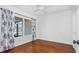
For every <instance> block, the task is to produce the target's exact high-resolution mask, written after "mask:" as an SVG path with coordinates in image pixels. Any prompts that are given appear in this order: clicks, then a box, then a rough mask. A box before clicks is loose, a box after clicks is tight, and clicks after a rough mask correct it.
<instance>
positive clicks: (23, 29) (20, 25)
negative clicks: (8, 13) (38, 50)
mask: <svg viewBox="0 0 79 59" xmlns="http://www.w3.org/2000/svg"><path fill="white" fill-rule="evenodd" d="M14 33H15V34H14V37H20V36H24V35H32V23H31V20H29V19H26V18H22V17H17V16H15V32H14Z"/></svg>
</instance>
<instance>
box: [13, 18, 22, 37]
mask: <svg viewBox="0 0 79 59" xmlns="http://www.w3.org/2000/svg"><path fill="white" fill-rule="evenodd" d="M15 27H16V28H15V35H14V36H15V37H19V36H22V35H23V20H22V18H19V17H15Z"/></svg>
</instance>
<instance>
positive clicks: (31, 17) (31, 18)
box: [0, 8, 34, 19]
mask: <svg viewBox="0 0 79 59" xmlns="http://www.w3.org/2000/svg"><path fill="white" fill-rule="evenodd" d="M0 9H1V10H2V8H0ZM14 14H17V15H21V16H23V17H27V18H30V19H34V18H32V17H28V16H25V15H22V14H19V13H16V12H14Z"/></svg>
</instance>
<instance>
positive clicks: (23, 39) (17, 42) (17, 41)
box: [0, 5, 35, 46]
mask: <svg viewBox="0 0 79 59" xmlns="http://www.w3.org/2000/svg"><path fill="white" fill-rule="evenodd" d="M0 8H6V9H9V10H12V11H13V12H15V13H19V14H22V15H25V16H28V17H33V18H35V16H34V15H33V14H30V13H29V14H28V13H27V12H23V11H22V10H20V9H17V8H15V7H13V6H10V5H0ZM0 21H1V19H0ZM0 27H1V26H0ZM0 33H1V32H0ZM0 40H1V39H0ZM30 41H32V34H31V35H27V36H22V37H18V38H15V46H18V45H21V44H24V43H27V42H30Z"/></svg>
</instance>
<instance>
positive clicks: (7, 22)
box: [0, 8, 15, 51]
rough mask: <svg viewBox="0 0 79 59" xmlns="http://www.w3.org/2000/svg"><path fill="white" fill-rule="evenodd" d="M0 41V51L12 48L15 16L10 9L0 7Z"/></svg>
mask: <svg viewBox="0 0 79 59" xmlns="http://www.w3.org/2000/svg"><path fill="white" fill-rule="evenodd" d="M0 17H1V18H0V19H1V26H0V27H1V41H0V51H5V50H9V49H12V48H13V47H14V30H15V18H14V13H13V12H12V11H10V10H7V9H4V8H2V9H1V15H0Z"/></svg>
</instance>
